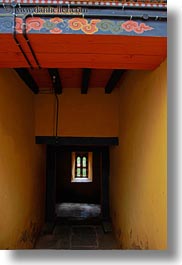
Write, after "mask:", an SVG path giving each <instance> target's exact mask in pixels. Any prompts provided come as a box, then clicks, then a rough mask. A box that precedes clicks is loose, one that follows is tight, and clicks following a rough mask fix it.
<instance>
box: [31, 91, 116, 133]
mask: <svg viewBox="0 0 182 265" xmlns="http://www.w3.org/2000/svg"><path fill="white" fill-rule="evenodd" d="M118 93H119V89H118V88H117V89H115V90H114V92H113V93H112V94H105V93H104V89H103V88H89V92H88V94H87V95H82V94H81V93H80V89H79V88H65V89H64V90H63V94H62V95H60V96H59V99H60V108H59V128H58V135H60V136H95V137H110V136H118V126H119V119H118ZM54 128H55V96H54V95H38V96H36V135H39V136H53V135H54V133H55V131H54Z"/></svg>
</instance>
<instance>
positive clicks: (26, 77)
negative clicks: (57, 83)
mask: <svg viewBox="0 0 182 265" xmlns="http://www.w3.org/2000/svg"><path fill="white" fill-rule="evenodd" d="M15 71H16V72H17V74H18V75H19V77H20V78H21V79H22V80H23V82H24V83H25V84H26V85H27V86H28V87H29V88H30V89H31V91H32V92H33V93H34V94H38V93H39V87H38V85H37V83H36V82H35V80H34V79H33V77H32V75H31V74H30V73H29V71H28V69H26V68H15Z"/></svg>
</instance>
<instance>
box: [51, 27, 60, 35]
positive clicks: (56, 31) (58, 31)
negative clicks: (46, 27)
mask: <svg viewBox="0 0 182 265" xmlns="http://www.w3.org/2000/svg"><path fill="white" fill-rule="evenodd" d="M50 32H51V33H54V34H58V33H62V30H61V29H59V28H53V29H51V30H50Z"/></svg>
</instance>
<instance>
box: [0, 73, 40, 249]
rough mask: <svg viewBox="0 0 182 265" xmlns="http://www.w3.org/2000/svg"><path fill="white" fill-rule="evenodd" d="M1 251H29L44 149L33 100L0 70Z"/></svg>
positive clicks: (22, 86) (12, 77)
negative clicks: (39, 141)
mask: <svg viewBox="0 0 182 265" xmlns="http://www.w3.org/2000/svg"><path fill="white" fill-rule="evenodd" d="M0 146H1V148H0V149H1V151H0V210H1V214H0V249H12V248H30V247H32V245H33V243H34V239H35V237H36V234H37V232H38V230H39V228H40V226H41V224H42V222H43V216H44V210H43V209H44V186H45V185H44V166H45V165H44V153H45V150H44V148H42V147H40V146H38V145H35V134H34V96H33V94H32V93H31V92H30V90H29V89H28V88H27V87H26V86H25V84H24V83H23V82H22V81H21V80H20V79H19V77H18V76H17V74H16V73H15V72H14V70H10V69H9V70H8V69H0Z"/></svg>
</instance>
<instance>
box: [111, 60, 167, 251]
mask: <svg viewBox="0 0 182 265" xmlns="http://www.w3.org/2000/svg"><path fill="white" fill-rule="evenodd" d="M166 79H167V78H166V62H164V63H163V64H162V65H161V66H160V67H158V68H157V69H156V70H155V71H151V72H149V71H148V72H147V71H130V72H128V73H126V75H125V77H124V81H123V83H122V86H121V88H120V111H119V112H120V126H119V138H120V144H119V146H118V147H113V148H112V149H111V154H110V159H111V176H110V178H111V180H110V193H111V194H110V195H111V214H112V219H113V224H114V228H115V232H116V235H117V238H118V241H119V242H120V246H121V248H123V249H160V250H163V249H166V247H167V107H166V106H167V88H166V86H167V84H166Z"/></svg>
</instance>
